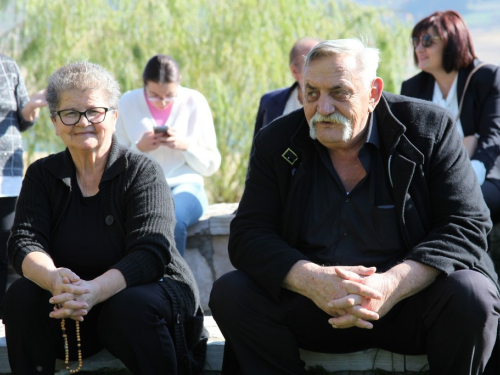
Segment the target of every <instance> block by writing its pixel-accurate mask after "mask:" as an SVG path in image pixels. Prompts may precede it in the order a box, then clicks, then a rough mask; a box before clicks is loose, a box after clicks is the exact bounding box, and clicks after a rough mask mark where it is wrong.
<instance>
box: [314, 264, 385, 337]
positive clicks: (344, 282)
mask: <svg viewBox="0 0 500 375" xmlns="http://www.w3.org/2000/svg"><path fill="white" fill-rule="evenodd" d="M315 270H316V274H315V275H314V277H313V278H312V279H311V280H310V281H311V283H310V285H309V287H308V289H307V294H306V296H307V297H308V298H309V299H311V300H312V301H313V302H314V303H315V304H316V306H318V307H319V308H320V309H322V310H323V311H325V312H326V313H327V314H329V315H331V316H333V317H334V318H336V319H341V317H347V318H344V320H346V319H349V320H350V321H351V323H352V325H351V326H357V327H360V328H372V327H373V325H372V324H371V323H370V322H369V321H368V320H377V319H378V318H379V315H378V314H377V313H376V312H374V311H372V310H370V309H368V308H367V307H365V306H364V305H358V306H355V305H354V304H349V303H343V304H331V301H337V300H342V301H343V300H345V299H347V300H348V301H350V300H351V299H352V298H353V296H357V297H362V298H365V299H375V300H376V299H380V298H382V295H381V294H380V293H379V291H377V290H376V289H374V288H372V287H371V286H368V285H364V284H363V283H361V282H360V281H359V279H362V278H365V277H370V276H371V275H373V274H374V273H375V271H376V269H375V268H374V267H371V268H367V267H363V266H352V267H347V266H346V267H318V268H315ZM346 273H347V274H350V273H352V274H354V275H356V276H357V278H353V279H352V280H351V279H349V278H345V277H342V276H340V275H345V274H346ZM358 318H359V319H358Z"/></svg>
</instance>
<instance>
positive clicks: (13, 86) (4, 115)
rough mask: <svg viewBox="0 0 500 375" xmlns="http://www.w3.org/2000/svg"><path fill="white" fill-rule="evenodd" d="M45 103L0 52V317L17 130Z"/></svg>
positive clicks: (17, 160)
mask: <svg viewBox="0 0 500 375" xmlns="http://www.w3.org/2000/svg"><path fill="white" fill-rule="evenodd" d="M46 105H47V102H46V101H45V90H41V91H39V92H37V93H36V94H35V95H33V96H32V97H31V99H30V98H29V96H28V93H27V91H26V87H25V85H24V80H23V77H22V76H21V72H20V71H19V67H18V65H17V64H16V62H15V61H14V60H12V59H11V58H9V57H7V56H5V55H3V54H0V319H1V318H2V303H3V298H4V294H5V288H6V286H7V273H8V272H7V266H8V260H7V240H8V238H9V234H10V228H11V227H12V222H13V220H14V210H15V207H16V199H17V196H18V195H19V191H20V190H21V183H22V179H23V173H24V167H23V143H22V138H21V132H23V131H25V130H27V129H29V128H30V127H32V126H33V124H34V123H35V121H36V119H37V117H38V114H39V112H40V107H44V106H46Z"/></svg>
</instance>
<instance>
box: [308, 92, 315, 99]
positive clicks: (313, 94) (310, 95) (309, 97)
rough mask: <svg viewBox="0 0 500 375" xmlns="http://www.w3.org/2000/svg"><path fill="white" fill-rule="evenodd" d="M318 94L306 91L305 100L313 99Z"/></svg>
mask: <svg viewBox="0 0 500 375" xmlns="http://www.w3.org/2000/svg"><path fill="white" fill-rule="evenodd" d="M317 96H318V94H317V93H316V92H306V99H307V100H314V99H316V97H317Z"/></svg>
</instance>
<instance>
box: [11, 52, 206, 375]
mask: <svg viewBox="0 0 500 375" xmlns="http://www.w3.org/2000/svg"><path fill="white" fill-rule="evenodd" d="M119 98H120V89H119V86H118V82H116V80H115V79H114V78H113V77H112V76H111V74H110V73H109V72H107V71H106V70H105V69H104V68H102V67H101V66H99V65H97V64H92V63H89V62H77V63H73V64H69V65H66V66H63V67H62V68H60V69H59V70H57V71H56V72H55V73H54V74H52V75H51V77H50V78H49V83H48V87H47V102H48V106H49V110H50V113H51V120H52V123H53V124H54V129H55V133H56V134H57V135H58V136H59V137H60V138H61V139H62V141H63V142H64V144H65V145H66V150H65V151H62V152H60V153H58V154H55V155H50V156H48V157H46V158H43V159H40V160H37V161H36V162H34V163H33V164H31V165H30V167H29V168H28V170H27V172H26V176H25V179H24V181H23V185H22V189H21V193H20V195H19V199H18V201H17V205H16V214H15V219H14V226H13V228H12V234H11V237H10V239H9V259H10V261H11V263H12V265H13V267H14V268H15V270H16V271H17V272H18V273H19V274H20V275H22V276H23V277H22V278H20V279H18V280H16V281H15V282H14V283H13V284H12V285H11V287H10V288H9V289H8V290H7V294H6V297H5V310H4V323H5V326H6V334H7V346H8V355H9V363H10V366H11V369H12V372H13V373H14V374H19V375H24V374H26V375H30V374H47V375H48V374H50V375H53V374H54V371H55V360H56V358H59V359H63V360H65V361H66V362H67V363H68V366H69V361H76V363H75V364H74V365H73V366H74V367H72V368H71V372H74V371H73V369H75V367H76V370H80V369H82V366H84V364H85V358H86V357H88V356H90V355H93V354H95V353H97V352H99V351H100V350H101V349H103V348H106V349H108V351H109V352H110V353H112V354H113V355H114V356H115V357H117V358H118V359H120V360H121V361H122V362H123V363H124V364H125V365H126V367H127V368H128V369H129V370H130V371H131V373H133V374H189V375H192V374H194V373H196V372H197V371H198V372H199V371H200V370H201V367H202V366H203V362H204V358H203V355H204V350H205V348H206V346H205V342H206V341H205V339H203V338H201V337H200V335H201V330H202V328H203V314H202V312H201V309H200V308H199V294H198V289H197V286H196V282H195V280H194V277H193V274H192V273H191V271H190V269H189V267H188V265H187V264H186V262H185V261H184V259H183V258H182V257H181V256H180V254H179V253H178V252H177V251H176V250H175V246H173V241H174V238H173V237H174V221H175V218H174V207H173V200H172V197H171V194H170V189H169V188H168V186H167V183H166V182H165V179H164V176H163V171H162V170H161V168H160V166H159V165H158V164H157V163H155V162H154V161H152V160H150V159H149V158H147V157H146V156H144V155H141V154H138V153H135V152H131V151H130V150H129V149H128V148H127V147H125V146H123V145H121V144H119V143H118V142H117V140H116V138H115V137H114V136H113V133H114V131H115V124H116V119H117V117H118V102H119ZM195 347H196V348H197V349H195ZM204 347H205V348H204ZM194 351H195V352H196V353H193V352H194ZM194 369H197V371H196V370H194ZM83 370H85V368H84V367H83Z"/></svg>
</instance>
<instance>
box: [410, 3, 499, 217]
mask: <svg viewBox="0 0 500 375" xmlns="http://www.w3.org/2000/svg"><path fill="white" fill-rule="evenodd" d="M411 36H412V41H413V48H414V54H413V57H414V60H415V64H416V65H417V67H418V68H420V69H421V70H422V72H420V73H419V74H417V75H416V76H414V77H412V78H410V79H409V80H407V81H405V82H403V85H402V88H401V94H402V95H407V96H412V97H415V98H420V99H425V100H430V101H433V102H434V103H436V104H438V105H440V106H441V107H444V108H446V109H448V111H449V112H450V113H451V115H452V116H453V118H456V127H457V131H458V132H460V134H461V135H462V136H463V141H464V145H465V147H466V149H467V152H468V154H469V157H470V158H471V163H472V167H473V168H474V171H475V172H476V175H477V178H478V181H479V184H480V185H481V189H482V192H483V196H484V199H485V201H486V203H487V205H488V207H489V209H490V211H491V216H492V219H493V221H494V222H497V221H499V220H500V70H499V68H498V66H496V65H492V64H487V65H484V66H481V67H480V68H479V69H478V70H477V71H476V72H474V73H473V74H472V75H471V76H470V82H469V84H468V87H467V88H466V90H465V94H464V88H465V85H466V81H467V79H468V77H469V75H470V74H471V72H472V71H473V70H474V69H475V68H476V67H478V66H479V65H480V64H481V61H479V60H478V59H477V57H476V54H475V52H474V46H473V44H472V37H471V35H470V32H469V29H468V28H467V25H466V24H465V21H464V20H463V18H462V17H461V16H460V14H458V13H457V12H455V11H452V10H449V11H445V12H435V13H433V14H431V15H430V16H428V17H426V18H424V19H423V20H421V21H420V22H419V23H417V24H416V25H415V27H414V28H413V31H412V34H411ZM463 94H464V96H463V104H462V108H461V111H460V112H459V106H460V101H461V98H462V95H463Z"/></svg>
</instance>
